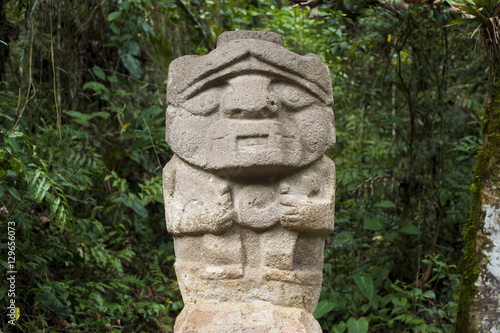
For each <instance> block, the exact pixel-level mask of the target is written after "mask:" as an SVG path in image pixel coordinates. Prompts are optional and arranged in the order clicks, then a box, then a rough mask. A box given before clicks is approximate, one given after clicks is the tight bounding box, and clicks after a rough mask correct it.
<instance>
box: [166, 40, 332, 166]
mask: <svg viewBox="0 0 500 333" xmlns="http://www.w3.org/2000/svg"><path fill="white" fill-rule="evenodd" d="M167 101H168V108H167V127H166V139H167V143H168V144H169V145H170V147H171V148H172V150H173V151H174V152H175V153H176V154H177V155H178V156H179V157H180V158H181V159H183V160H185V161H187V162H188V163H191V164H194V165H196V166H198V167H201V168H203V169H206V170H212V171H222V172H229V173H238V174H240V175H252V174H260V173H266V174H275V173H280V172H283V171H287V170H291V169H295V168H299V167H301V166H304V165H307V164H309V163H311V162H313V161H315V160H316V159H318V158H319V157H320V156H321V155H322V154H323V153H324V152H325V151H326V150H328V149H329V148H330V147H332V146H333V145H334V144H335V128H334V120H333V112H332V103H333V99H332V86H331V79H330V72H329V70H328V67H327V66H326V65H325V64H324V63H323V62H322V61H321V59H320V58H318V57H317V56H315V55H312V54H307V55H305V56H301V55H298V54H295V53H293V52H291V51H288V50H287V49H285V48H284V46H283V38H282V37H281V36H280V35H278V34H276V33H272V32H264V31H236V32H225V33H223V34H222V35H221V36H220V37H219V40H218V43H217V48H216V49H215V50H214V51H212V52H210V53H209V54H207V55H204V56H184V57H181V58H178V59H176V60H174V61H173V62H172V63H171V64H170V68H169V75H168V86H167Z"/></svg>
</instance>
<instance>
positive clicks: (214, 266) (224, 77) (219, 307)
mask: <svg viewBox="0 0 500 333" xmlns="http://www.w3.org/2000/svg"><path fill="white" fill-rule="evenodd" d="M167 101H168V108H167V126H166V128H167V133H166V138H167V142H168V144H169V145H170V147H171V148H172V150H173V151H174V153H175V155H174V157H173V158H172V160H171V161H170V162H169V163H168V164H167V165H166V167H165V169H164V173H163V185H164V195H165V213H166V220H167V228H168V231H169V232H170V233H171V234H173V235H174V241H175V253H176V264H175V268H176V272H177V278H178V281H179V285H180V288H181V291H182V296H183V299H184V303H185V308H184V310H183V311H182V313H181V315H180V316H179V318H177V321H176V325H175V332H214V333H215V332H217V333H220V332H247V333H250V332H255V333H257V332H286V333H290V332H307V333H309V332H321V329H320V327H319V324H318V323H317V322H316V321H315V320H314V318H313V317H312V313H313V312H314V310H315V307H316V304H317V302H318V299H319V294H320V290H321V283H322V268H323V244H324V237H325V236H326V235H327V234H329V233H330V232H331V231H332V230H333V215H334V195H335V167H334V164H333V162H332V161H331V160H330V159H328V158H326V157H325V156H323V154H324V152H325V151H326V150H327V149H329V148H330V147H331V146H332V145H333V144H334V143H335V128H334V120H333V119H334V118H333V112H332V104H333V99H332V88H331V82H330V73H329V71H328V68H327V67H326V66H325V65H324V64H323V63H322V62H321V60H320V59H319V58H318V57H317V56H315V55H311V54H308V55H305V56H301V55H297V54H295V53H293V52H290V51H288V50H286V49H285V48H284V47H283V39H282V37H281V36H280V35H278V34H275V33H272V32H262V31H237V32H226V33H223V34H222V35H221V36H220V37H219V40H218V44H217V48H216V49H215V50H214V51H212V52H210V53H209V54H207V55H205V56H185V57H181V58H178V59H176V60H174V61H173V62H172V63H171V65H170V68H169V76H168V87H167Z"/></svg>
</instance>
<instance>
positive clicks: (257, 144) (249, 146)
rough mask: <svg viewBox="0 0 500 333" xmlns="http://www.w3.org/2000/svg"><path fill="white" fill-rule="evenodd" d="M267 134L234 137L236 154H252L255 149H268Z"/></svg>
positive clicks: (268, 140) (269, 140)
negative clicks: (245, 152)
mask: <svg viewBox="0 0 500 333" xmlns="http://www.w3.org/2000/svg"><path fill="white" fill-rule="evenodd" d="M270 142H271V139H269V134H255V135H248V136H237V137H236V146H237V147H236V150H237V151H238V152H244V151H247V152H252V151H254V150H256V149H259V150H260V149H264V150H265V149H269V147H268V146H269V143H270Z"/></svg>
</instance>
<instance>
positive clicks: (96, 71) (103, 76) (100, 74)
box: [92, 65, 106, 80]
mask: <svg viewBox="0 0 500 333" xmlns="http://www.w3.org/2000/svg"><path fill="white" fill-rule="evenodd" d="M92 72H94V74H95V76H97V77H98V78H100V79H101V80H106V74H104V71H103V70H102V68H101V67H99V66H97V65H94V68H93V69H92Z"/></svg>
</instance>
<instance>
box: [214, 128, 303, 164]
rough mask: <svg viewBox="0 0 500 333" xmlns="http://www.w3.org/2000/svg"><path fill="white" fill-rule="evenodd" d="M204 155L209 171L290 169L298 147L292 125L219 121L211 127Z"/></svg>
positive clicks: (295, 159)
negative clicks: (258, 168) (265, 168)
mask: <svg viewBox="0 0 500 333" xmlns="http://www.w3.org/2000/svg"><path fill="white" fill-rule="evenodd" d="M206 151H207V166H208V168H210V169H228V170H229V169H233V168H246V167H254V166H263V167H264V166H268V167H279V166H283V167H293V166H295V165H297V164H298V163H299V161H300V156H301V145H300V141H299V139H298V136H297V133H296V130H295V127H294V126H293V125H291V124H288V125H287V126H285V125H284V124H283V123H282V122H279V121H276V120H268V119H266V120H240V119H222V120H219V121H217V122H216V123H215V124H213V125H212V126H211V127H210V129H209V134H208V140H207V150H206Z"/></svg>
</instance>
